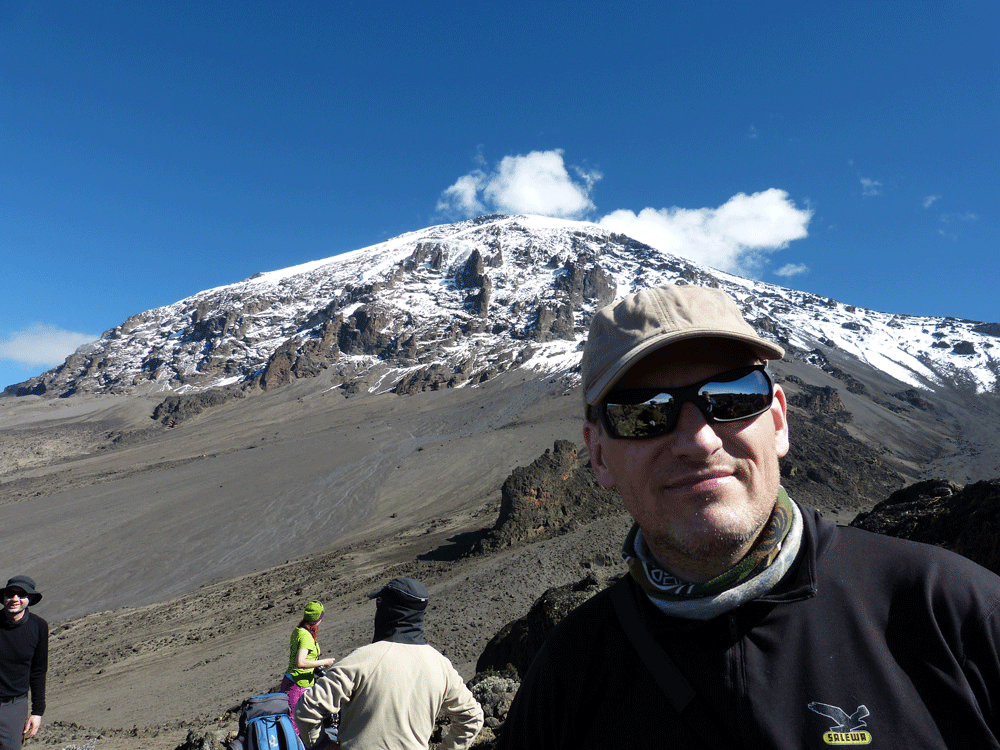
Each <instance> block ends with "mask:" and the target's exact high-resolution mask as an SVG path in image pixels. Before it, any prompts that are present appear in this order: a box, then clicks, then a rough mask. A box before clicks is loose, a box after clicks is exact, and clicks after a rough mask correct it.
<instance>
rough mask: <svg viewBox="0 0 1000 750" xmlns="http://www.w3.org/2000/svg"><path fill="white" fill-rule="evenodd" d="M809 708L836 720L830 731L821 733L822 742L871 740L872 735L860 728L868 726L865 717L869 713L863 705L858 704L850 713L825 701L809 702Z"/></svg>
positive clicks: (836, 743)
mask: <svg viewBox="0 0 1000 750" xmlns="http://www.w3.org/2000/svg"><path fill="white" fill-rule="evenodd" d="M809 710H810V711H813V712H815V713H818V714H819V715H820V716H825V717H827V718H828V719H832V720H833V721H834V722H836V723H835V724H834V725H833V726H832V727H830V731H828V732H825V733H824V734H823V742H825V743H826V744H827V745H867V744H868V743H870V742H871V741H872V736H871V735H870V734H869V733H868V732H866V731H862V730H861V727H865V726H868V725H867V724H866V723H865V717H866V716H869V713H868V709H867V708H866V707H865V706H858V708H857V710H856V711H855V712H854V713H853V714H850V715H848V713H847V711H845V710H844V709H842V708H837V707H836V706H830V705H828V704H826V703H815V702H814V703H810V704H809Z"/></svg>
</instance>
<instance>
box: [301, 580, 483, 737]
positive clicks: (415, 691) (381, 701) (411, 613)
mask: <svg viewBox="0 0 1000 750" xmlns="http://www.w3.org/2000/svg"><path fill="white" fill-rule="evenodd" d="M369 598H370V599H376V610H375V637H374V638H373V642H372V643H370V644H369V645H367V646H362V647H361V648H359V649H356V650H355V651H353V652H351V653H350V654H348V655H347V656H346V657H344V658H343V659H341V660H340V661H338V662H337V663H336V664H335V665H334V666H333V667H331V668H329V669H328V670H327V671H326V673H325V675H324V676H323V677H321V678H320V679H318V680H317V681H316V684H315V685H314V686H313V688H312V690H310V691H308V692H307V693H305V695H303V696H302V698H301V699H300V700H299V703H298V705H297V706H296V708H295V720H296V723H297V724H298V727H299V732H300V734H301V736H302V740H303V742H304V743H305V744H306V746H307V747H312V746H314V745H316V744H317V740H318V739H319V738H320V734H321V730H322V726H323V721H324V720H325V719H326V718H327V717H328V716H331V715H332V714H335V713H338V712H340V726H339V739H340V747H342V748H343V750H352V748H375V747H385V748H394V749H395V750H426V749H427V747H428V746H429V744H430V740H431V732H433V730H434V720H435V719H436V718H437V715H438V713H439V712H440V711H441V710H442V709H443V710H444V711H445V712H446V713H447V714H448V716H449V717H450V718H451V729H450V730H449V732H448V734H447V735H446V736H445V737H444V738H443V739H442V741H441V744H440V745H439V746H438V747H439V750H465V748H467V747H469V746H470V745H471V744H472V741H473V740H474V739H475V738H476V735H477V734H479V730H480V729H482V726H483V710H482V708H480V706H479V703H478V702H476V699H475V698H474V697H473V696H472V693H471V691H470V690H469V689H468V688H467V687H466V686H465V682H464V681H463V680H462V677H461V675H459V674H458V672H457V671H455V668H454V667H453V666H452V664H451V662H450V661H449V660H448V659H447V658H446V657H445V656H443V655H442V654H441V653H440V652H438V651H437V650H436V649H435V648H433V647H432V646H429V645H428V644H427V642H426V641H425V640H424V610H426V608H427V602H428V593H427V588H426V587H425V586H424V585H423V584H422V583H420V582H419V581H415V580H413V579H412V578H394V579H392V580H391V581H389V583H387V584H386V585H385V586H383V587H382V588H380V589H379V590H378V591H374V592H372V593H371V594H370V595H369Z"/></svg>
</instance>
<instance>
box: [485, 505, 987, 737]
mask: <svg viewBox="0 0 1000 750" xmlns="http://www.w3.org/2000/svg"><path fill="white" fill-rule="evenodd" d="M802 511H803V516H804V524H805V528H804V533H803V543H802V547H801V550H800V552H799V555H798V558H797V560H796V562H795V564H794V565H793V567H792V569H791V570H790V571H789V572H788V573H787V574H786V576H785V578H784V579H783V580H782V581H781V582H780V583H779V584H778V586H777V587H776V588H775V589H774V590H773V591H771V592H770V593H769V594H768V595H766V596H763V597H761V598H760V599H757V600H755V601H752V602H748V603H747V604H744V605H743V606H741V607H739V608H738V609H736V610H734V611H732V612H729V613H727V614H724V615H722V616H720V617H717V618H715V619H714V620H709V621H707V622H701V621H692V620H682V619H677V618H672V617H667V616H665V615H663V614H662V613H661V612H660V611H659V610H657V609H655V608H654V607H653V606H652V605H651V604H650V603H649V601H648V600H647V599H646V597H645V595H643V594H642V593H641V591H640V590H639V589H638V587H637V586H636V584H635V583H634V582H633V581H632V580H631V579H630V578H629V577H628V576H626V577H624V578H623V579H622V580H621V581H619V582H618V583H617V584H615V585H616V586H627V587H628V588H629V593H630V595H631V596H632V597H633V600H634V601H635V602H636V603H637V605H638V607H639V610H640V616H641V618H642V621H643V622H644V624H645V627H646V628H647V630H648V631H649V632H650V633H651V634H652V636H653V638H654V639H655V641H656V642H657V643H658V644H659V646H660V647H661V648H663V649H664V650H666V651H667V652H668V653H669V655H670V656H671V658H672V659H673V661H674V662H675V664H676V665H677V666H678V667H679V669H680V671H681V672H682V673H683V674H684V675H685V676H686V678H687V680H688V681H689V682H690V683H691V684H692V685H693V686H694V688H695V690H696V692H697V697H696V699H695V700H694V701H693V702H692V704H691V705H690V706H689V707H688V708H687V709H685V710H684V712H683V713H682V714H680V715H679V714H678V713H677V712H676V711H675V710H674V709H673V707H672V706H671V704H670V703H669V702H668V701H667V700H666V698H665V697H664V695H663V693H662V691H661V690H660V688H659V687H658V685H657V683H656V681H654V679H653V677H652V675H651V673H650V671H649V669H648V668H647V667H646V665H645V663H644V662H643V661H642V660H641V659H640V657H639V655H638V653H637V652H636V650H635V649H634V648H633V647H632V645H631V643H630V641H629V640H628V638H627V636H626V635H625V633H624V631H623V630H622V627H621V625H620V623H619V621H618V619H617V616H616V614H615V610H614V608H613V605H612V602H611V598H610V595H609V591H608V590H606V591H604V592H601V593H600V594H597V595H596V596H594V597H593V598H592V599H590V600H589V601H587V602H586V603H584V604H583V605H582V606H580V607H579V608H578V609H577V610H575V611H574V612H573V613H571V614H570V615H569V616H568V617H567V618H566V619H565V620H564V621H563V622H562V623H560V625H559V626H558V627H557V628H556V629H555V630H553V632H552V633H551V634H550V636H549V638H548V640H547V641H546V643H545V645H544V646H543V648H542V650H541V651H540V653H539V654H538V656H537V658H536V659H535V661H534V663H533V664H532V666H531V669H530V670H529V671H528V674H527V675H526V676H525V679H524V681H523V682H522V684H521V689H520V690H519V691H518V694H517V697H516V698H515V700H514V703H513V705H512V706H511V709H510V712H509V714H508V716H507V719H506V721H505V722H504V725H503V729H502V731H501V734H500V744H499V747H500V748H502V749H503V750H554V749H555V748H566V749H567V750H569V749H570V748H572V750H583V749H584V748H601V750H609V749H612V748H629V750H634V749H635V748H637V747H650V748H651V747H670V748H719V749H720V750H721V749H723V748H724V749H725V750H733V749H734V748H752V749H754V750H756V749H757V748H761V749H765V748H766V749H767V750H785V749H786V748H787V750H793V749H794V750H803V749H804V748H817V749H819V748H823V749H824V750H828V748H829V747H830V746H831V745H846V744H862V743H870V744H868V746H869V747H886V748H888V747H892V748H962V749H963V750H964V749H967V748H976V750H985V749H986V748H1000V742H998V739H997V738H998V736H1000V577H997V576H996V575H994V574H993V573H991V572H989V571H988V570H986V569H985V568H982V567H980V566H978V565H976V564H975V563H972V562H970V561H969V560H967V559H965V558H963V557H960V556H959V555H956V554H953V553H951V552H947V551H945V550H941V549H939V548H936V547H932V546H929V545H924V544H917V543H914V542H906V541H903V540H899V539H894V538H890V537H885V536H881V535H878V534H872V533H868V532H865V531H861V530H859V529H854V528H849V527H839V526H835V525H834V524H832V523H830V522H829V521H824V520H823V519H822V518H821V517H820V516H819V514H818V513H817V512H816V511H814V510H812V509H809V508H803V509H802Z"/></svg>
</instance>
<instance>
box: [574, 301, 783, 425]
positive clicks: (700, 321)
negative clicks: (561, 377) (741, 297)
mask: <svg viewBox="0 0 1000 750" xmlns="http://www.w3.org/2000/svg"><path fill="white" fill-rule="evenodd" d="M695 338H724V339H732V340H734V341H740V342H742V343H744V344H746V345H747V346H749V347H750V348H751V349H752V350H753V351H754V352H756V353H757V354H758V356H760V357H761V359H781V358H782V357H783V356H785V350H784V349H782V348H781V347H780V346H778V345H777V344H774V343H772V342H770V341H766V340H765V339H762V338H761V337H760V336H758V335H757V332H756V331H754V329H753V328H751V327H750V324H749V323H747V322H746V321H745V320H744V319H743V315H742V314H741V313H740V310H739V308H738V307H737V306H736V303H735V302H733V300H732V298H731V297H730V296H729V295H728V294H726V293H725V292H723V291H721V290H719V289H711V288H709V287H703V286H688V285H676V284H670V285H667V286H660V287H654V288H653V289H642V290H640V291H638V292H633V293H632V294H630V295H628V296H627V297H625V298H624V299H622V300H620V301H619V302H616V303H615V304H613V305H609V306H607V307H605V308H603V309H602V310H599V311H598V312H597V314H596V315H594V319H593V320H592V321H591V322H590V333H589V334H588V336H587V343H586V345H585V346H584V349H583V362H582V364H581V368H582V374H583V400H584V403H585V404H586V405H587V406H593V405H594V404H597V403H600V401H601V400H602V399H603V398H604V397H605V396H607V395H608V393H610V392H611V389H612V388H613V387H614V384H615V383H616V382H617V381H618V379H619V378H620V377H621V376H622V375H624V374H625V371H626V370H627V369H628V368H629V367H631V366H632V365H633V364H635V363H636V362H638V361H639V360H640V359H642V358H643V357H645V356H646V355H647V354H649V353H650V352H652V351H655V350H656V349H660V348H662V347H664V346H668V345H670V344H674V343H677V342H678V341H684V340H686V339H695Z"/></svg>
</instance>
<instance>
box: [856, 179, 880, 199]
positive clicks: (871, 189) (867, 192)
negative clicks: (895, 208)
mask: <svg viewBox="0 0 1000 750" xmlns="http://www.w3.org/2000/svg"><path fill="white" fill-rule="evenodd" d="M861 194H862V195H864V196H867V197H869V198H870V197H872V196H875V195H882V183H881V182H879V181H878V180H869V179H868V178H867V177H862V178H861Z"/></svg>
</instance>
